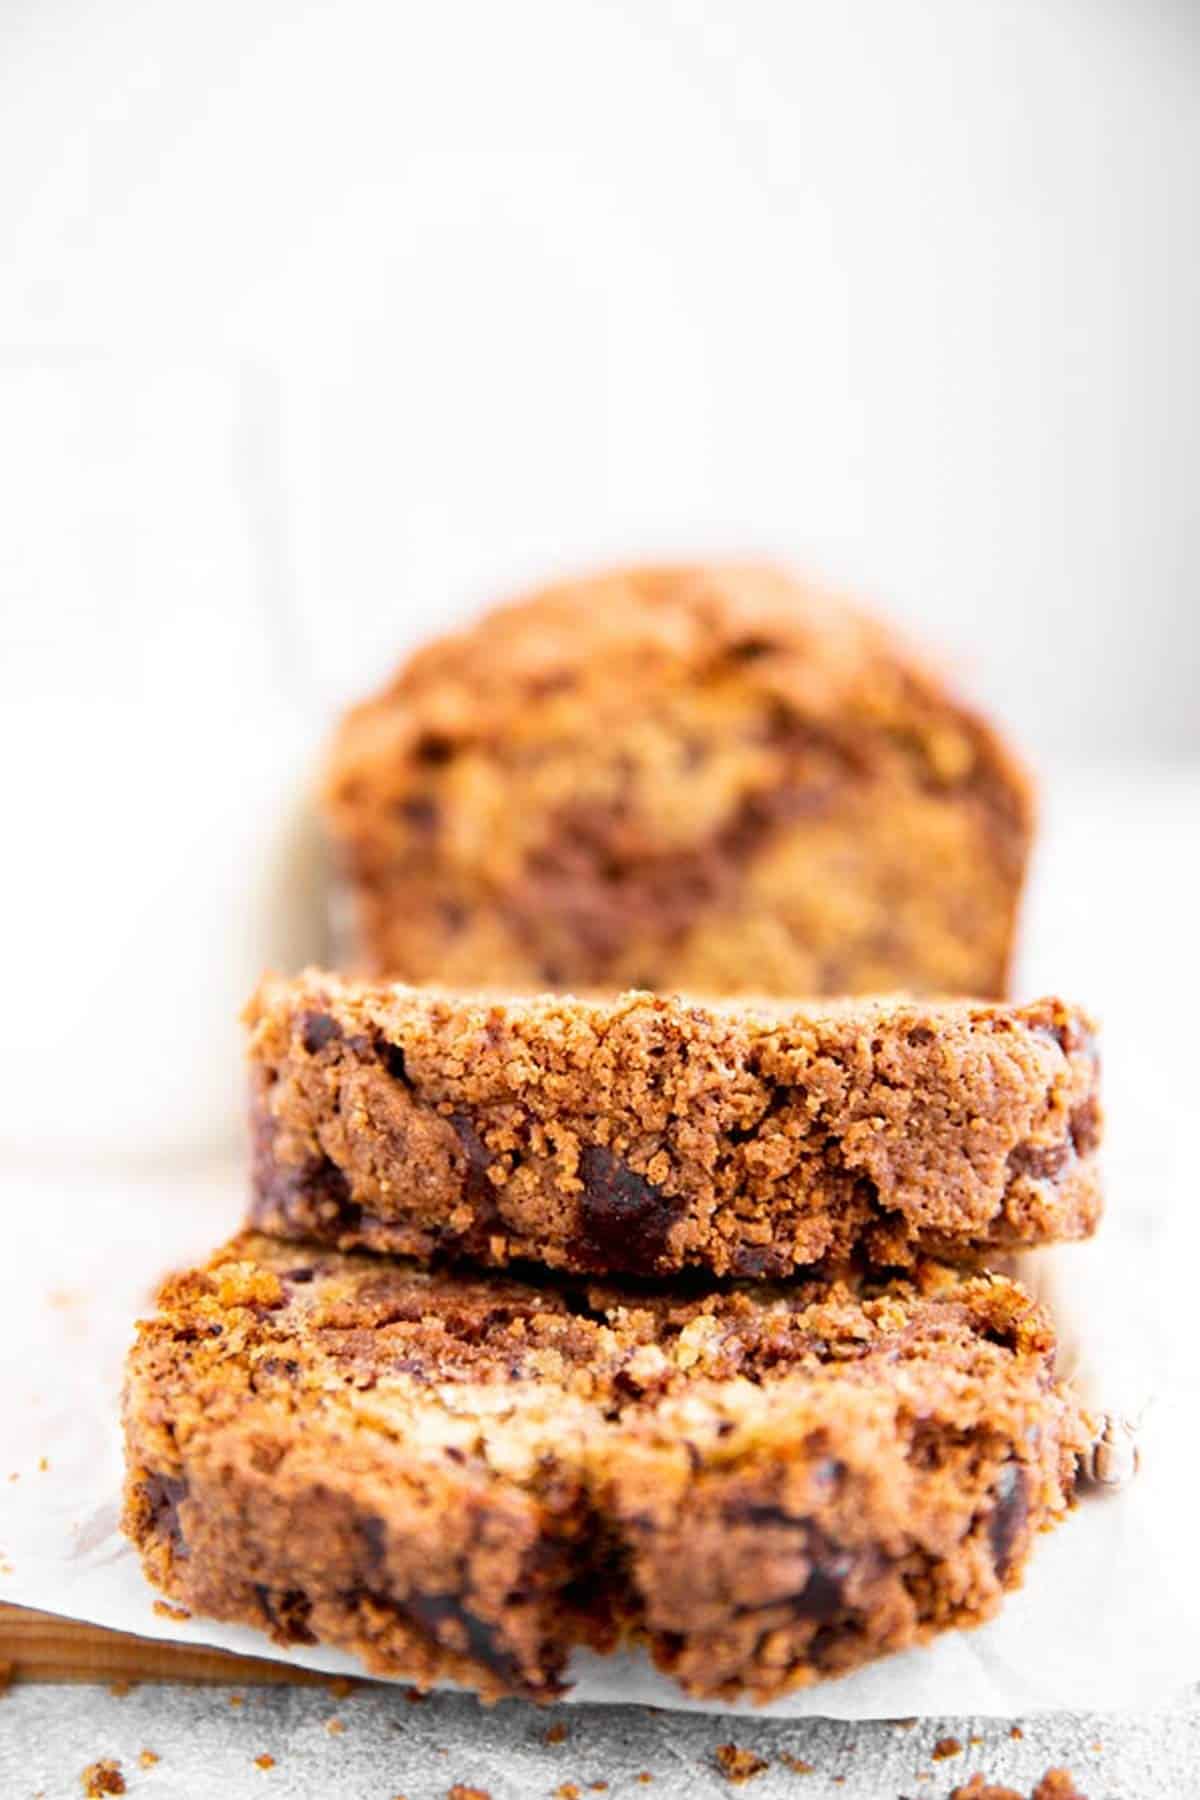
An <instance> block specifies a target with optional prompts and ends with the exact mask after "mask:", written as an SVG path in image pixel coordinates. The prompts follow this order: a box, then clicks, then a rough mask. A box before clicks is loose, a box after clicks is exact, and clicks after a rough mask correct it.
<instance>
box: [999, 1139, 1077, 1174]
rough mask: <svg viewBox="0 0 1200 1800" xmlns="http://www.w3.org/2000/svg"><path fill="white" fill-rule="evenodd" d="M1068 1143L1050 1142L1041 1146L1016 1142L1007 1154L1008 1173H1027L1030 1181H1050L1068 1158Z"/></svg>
mask: <svg viewBox="0 0 1200 1800" xmlns="http://www.w3.org/2000/svg"><path fill="white" fill-rule="evenodd" d="M1070 1156H1071V1148H1070V1145H1069V1144H1051V1145H1049V1146H1048V1147H1046V1148H1041V1147H1039V1146H1037V1145H1034V1144H1018V1145H1017V1146H1016V1148H1015V1149H1013V1150H1010V1151H1009V1154H1008V1167H1009V1172H1010V1174H1013V1175H1028V1176H1029V1178H1030V1180H1031V1181H1052V1180H1053V1179H1054V1177H1055V1176H1056V1175H1060V1174H1061V1173H1062V1171H1063V1168H1064V1167H1065V1165H1066V1164H1067V1162H1068V1161H1069V1160H1070Z"/></svg>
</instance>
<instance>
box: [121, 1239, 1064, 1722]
mask: <svg viewBox="0 0 1200 1800" xmlns="http://www.w3.org/2000/svg"><path fill="white" fill-rule="evenodd" d="M1053 1364H1054V1340H1053V1334H1052V1332H1051V1329H1050V1327H1049V1324H1048V1322H1047V1319H1046V1317H1045V1315H1044V1314H1043V1313H1042V1312H1041V1311H1040V1310H1039V1309H1038V1308H1037V1307H1036V1306H1035V1305H1034V1304H1033V1302H1032V1301H1031V1300H1030V1299H1029V1297H1028V1295H1027V1294H1025V1293H1024V1292H1023V1291H1022V1290H1021V1289H1020V1288H1019V1287H1018V1286H1017V1285H1016V1284H1015V1283H1013V1282H1010V1281H1007V1280H1004V1279H1001V1278H990V1277H973V1278H958V1277H956V1276H954V1275H953V1274H951V1273H950V1272H949V1271H948V1270H945V1269H942V1268H939V1267H937V1266H934V1265H923V1266H922V1267H921V1269H920V1270H919V1271H918V1272H917V1277H916V1280H915V1281H914V1282H910V1283H897V1284H891V1285H888V1284H883V1285H876V1286H872V1285H870V1284H865V1283H859V1284H857V1285H855V1286H851V1285H847V1284H846V1283H842V1282H838V1283H833V1284H828V1283H824V1284H822V1283H809V1284H796V1283H793V1284H791V1285H789V1286H788V1287H786V1288H779V1289H774V1288H771V1287H769V1286H761V1285H760V1286H757V1287H755V1288H752V1289H729V1290H723V1291H716V1292H712V1291H710V1292H700V1293H695V1294H692V1295H691V1296H690V1297H689V1296H685V1295H682V1294H680V1293H678V1292H675V1293H664V1292H661V1291H660V1292H654V1291H643V1290H639V1289H632V1288H625V1289H621V1288H616V1287H612V1286H606V1287H601V1286H592V1287H591V1288H589V1289H588V1290H586V1291H580V1290H578V1289H573V1288H571V1287H564V1286H562V1285H561V1284H560V1285H554V1284H552V1283H550V1282H549V1280H546V1281H544V1282H542V1283H539V1284H530V1283H527V1282H517V1281H513V1280H511V1279H509V1278H506V1277H503V1276H497V1275H492V1276H488V1277H484V1276H473V1275H469V1274H462V1275H457V1274H448V1273H444V1272H442V1273H439V1272H436V1271H434V1272H431V1271H429V1270H425V1269H422V1268H420V1267H419V1266H417V1265H415V1264H412V1263H405V1262H399V1261H393V1260H387V1259H380V1258H372V1257H369V1256H343V1255H340V1254H339V1253H337V1252H333V1251H322V1250H319V1249H315V1248H311V1247H310V1248H308V1249H302V1248H300V1247H297V1246H287V1245H282V1244H278V1243H275V1242H272V1241H271V1240H268V1239H265V1238H262V1237H256V1236H254V1235H252V1234H246V1235H245V1236H243V1237H241V1238H239V1239H235V1240H234V1242H233V1243H232V1244H230V1245H228V1246H227V1247H226V1248H225V1249H224V1250H223V1251H220V1252H218V1254H217V1255H216V1256H215V1257H214V1258H213V1259H212V1261H211V1263H210V1264H209V1265H208V1266H207V1268H206V1269H203V1270H198V1271H195V1272H193V1273H190V1274H187V1275H183V1276H180V1277H177V1278H175V1279H173V1280H172V1281H170V1282H168V1283H167V1284H166V1286H165V1287H164V1289H163V1292H162V1294H161V1296H160V1311H159V1314H158V1316H157V1317H156V1318H154V1319H152V1320H150V1321H148V1322H146V1323H144V1324H143V1325H142V1326H141V1327H140V1332H139V1339H138V1342H137V1344H136V1346H135V1347H134V1350H133V1351H132V1353H131V1357H130V1361H129V1367H128V1373H127V1383H126V1394H125V1428H126V1444H127V1455H128V1481H127V1488H126V1510H125V1527H126V1530H127V1531H128V1532H129V1534H130V1535H131V1536H132V1538H133V1540H134V1542H135V1543H136V1544H137V1545H138V1547H139V1549H140V1551H141V1553H142V1557H143V1562H144V1564H145V1567H146V1572H147V1574H148V1575H149V1577H150V1579H151V1580H152V1581H154V1582H155V1583H156V1584H157V1585H158V1586H159V1587H161V1588H163V1589H165V1591H166V1592H167V1593H168V1594H169V1595H170V1596H171V1598H172V1599H173V1600H175V1601H177V1602H179V1603H182V1604H183V1605H185V1606H187V1607H189V1608H191V1609H193V1610H194V1611H198V1612H203V1613H208V1614H212V1615H214V1616H216V1617H219V1618H225V1619H238V1620H245V1621H248V1622H250V1623H255V1624H258V1625H260V1626H262V1627H263V1628H265V1629H268V1630H270V1631H271V1632H272V1634H273V1635H274V1636H275V1637H276V1638H278V1639H281V1640H284V1641H287V1640H289V1639H290V1640H292V1641H295V1640H297V1639H300V1640H303V1641H312V1640H313V1639H321V1640H322V1641H327V1642H330V1643H335V1644H340V1645H343V1646H345V1647H347V1648H349V1649H351V1650H354V1651H355V1652H356V1653H357V1654H359V1655H360V1656H362V1658H363V1659H364V1661H365V1662H366V1663H367V1665H368V1667H369V1668H371V1669H373V1670H375V1671H377V1672H380V1673H387V1674H393V1675H399V1676H404V1677H406V1678H408V1679H410V1680H414V1681H416V1682H418V1683H421V1684H429V1683H431V1682H434V1681H439V1680H443V1679H449V1680H457V1681H463V1682H466V1683H468V1684H469V1685H471V1686H474V1687H477V1688H478V1689H479V1690H480V1691H481V1692H482V1693H483V1694H484V1695H485V1696H487V1697H490V1698H495V1697H497V1696H498V1695H500V1694H503V1693H519V1694H523V1695H525V1696H527V1697H530V1698H533V1699H539V1700H540V1699H548V1698H552V1697H553V1696H554V1694H556V1693H557V1692H559V1691H560V1689H561V1684H562V1681H563V1679H564V1675H565V1671H566V1665H567V1660H568V1657H569V1655H570V1652H571V1650H572V1648H573V1647H575V1646H576V1645H579V1644H590V1645H591V1646H593V1647H595V1648H600V1649H604V1648H609V1647H611V1646H612V1645H613V1644H614V1642H615V1641H616V1640H617V1639H618V1637H620V1636H632V1637H634V1638H636V1639H639V1640H642V1641H644V1642H645V1643H646V1644H647V1645H648V1647H649V1649H650V1651H651V1653H652V1655H653V1656H654V1658H655V1659H656V1661H657V1662H658V1663H659V1665H660V1666H661V1667H662V1668H663V1669H665V1670H668V1671H669V1672H671V1673H672V1674H673V1675H674V1676H675V1677H676V1678H677V1679H678V1680H679V1681H680V1683H681V1684H682V1685H683V1686H684V1688H686V1689H687V1691H688V1692H689V1693H692V1694H696V1695H706V1696H733V1695H735V1694H740V1693H747V1694H750V1695H752V1696H754V1697H755V1698H757V1699H760V1700H762V1699H767V1698H770V1697H772V1696H775V1695H777V1694H780V1693H783V1692H786V1691H787V1690H788V1689H789V1688H792V1687H795V1686H797V1685H800V1684H803V1683H807V1682H811V1681H814V1680H817V1679H820V1678H822V1677H825V1676H829V1675H835V1674H839V1673H841V1672H843V1671H845V1670H847V1669H849V1668H852V1667H854V1666H856V1665H857V1664H859V1663H861V1662H863V1661H866V1660H868V1659H869V1658H871V1657H874V1656H878V1655H881V1654H884V1653H885V1652H888V1651H892V1650H897V1649H900V1648H903V1647H905V1646H907V1645H910V1644H912V1643H915V1642H920V1641H922V1640H923V1639H925V1638H927V1637H928V1636H929V1635H931V1634H932V1633H933V1632H935V1631H938V1630H940V1629H943V1628H944V1627H946V1626H951V1625H966V1624H971V1623H974V1622H976V1621H978V1620H980V1619H983V1618H986V1617H987V1616H989V1614H990V1613H991V1612H993V1611H994V1610H995V1608H996V1606H997V1605H998V1603H999V1601H1000V1598H1001V1596H1002V1594H1003V1591H1004V1589H1005V1588H1007V1587H1012V1586H1014V1585H1016V1583H1017V1582H1018V1580H1019V1579H1020V1575H1021V1571H1022V1569H1023V1566H1024V1563H1025V1561H1026V1558H1027V1556H1028V1553H1029V1550H1030V1547H1031V1545H1032V1542H1033V1539H1034V1537H1035V1536H1036V1533H1037V1532H1038V1530H1039V1529H1040V1528H1042V1527H1043V1526H1045V1525H1047V1524H1050V1523H1052V1522H1054V1520H1056V1519H1057V1518H1059V1517H1060V1516H1061V1514H1062V1512H1063V1511H1064V1509H1065V1507H1066V1505H1067V1503H1068V1500H1069V1496H1070V1491H1071V1486H1072V1481H1073V1475H1074V1469H1075V1464H1076V1458H1077V1456H1078V1453H1079V1451H1080V1449H1081V1448H1082V1444H1083V1441H1084V1433H1083V1430H1082V1424H1081V1420H1080V1418H1079V1416H1078V1413H1077V1411H1076V1408H1075V1406H1074V1405H1073V1403H1072V1401H1071V1399H1070V1397H1069V1395H1068V1394H1067V1392H1066V1391H1065V1390H1063V1389H1062V1388H1061V1387H1059V1386H1058V1385H1057V1384H1056V1383H1055V1380H1054V1375H1053Z"/></svg>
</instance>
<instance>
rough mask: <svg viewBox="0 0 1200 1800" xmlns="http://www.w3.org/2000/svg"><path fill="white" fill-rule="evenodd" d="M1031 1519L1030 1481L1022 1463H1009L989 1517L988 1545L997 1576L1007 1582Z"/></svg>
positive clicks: (1005, 1466) (1003, 1469)
mask: <svg viewBox="0 0 1200 1800" xmlns="http://www.w3.org/2000/svg"><path fill="white" fill-rule="evenodd" d="M1028 1518H1029V1481H1028V1477H1027V1476H1026V1474H1025V1471H1024V1469H1023V1468H1022V1467H1021V1465H1020V1463H1017V1462H1007V1463H1005V1465H1004V1467H1003V1468H1002V1469H1001V1471H1000V1474H999V1476H998V1477H997V1480H996V1489H995V1499H994V1503H993V1506H992V1511H991V1514H990V1516H989V1518H988V1527H987V1530H988V1542H989V1543H990V1545H991V1547H992V1561H993V1562H994V1563H995V1565H996V1574H997V1575H998V1576H999V1577H1000V1580H1001V1581H1004V1580H1005V1579H1006V1577H1007V1575H1008V1572H1009V1570H1010V1569H1011V1568H1012V1564H1013V1555H1014V1552H1015V1551H1016V1547H1017V1542H1018V1539H1019V1538H1020V1536H1021V1534H1022V1532H1023V1531H1024V1529H1025V1525H1026V1521H1027V1520H1028Z"/></svg>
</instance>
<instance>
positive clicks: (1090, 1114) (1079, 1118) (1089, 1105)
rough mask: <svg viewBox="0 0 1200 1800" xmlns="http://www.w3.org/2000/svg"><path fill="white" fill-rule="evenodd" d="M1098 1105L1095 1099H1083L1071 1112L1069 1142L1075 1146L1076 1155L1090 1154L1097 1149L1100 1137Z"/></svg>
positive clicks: (1100, 1123) (1100, 1122)
mask: <svg viewBox="0 0 1200 1800" xmlns="http://www.w3.org/2000/svg"><path fill="white" fill-rule="evenodd" d="M1101 1125H1102V1121H1101V1116H1100V1107H1099V1104H1098V1103H1097V1102H1096V1101H1095V1100H1085V1101H1084V1102H1083V1104H1082V1105H1081V1106H1076V1107H1075V1108H1073V1110H1072V1112H1071V1120H1070V1130H1071V1142H1072V1143H1073V1144H1074V1146H1075V1154H1076V1155H1077V1156H1090V1155H1091V1154H1092V1151H1093V1150H1095V1149H1097V1148H1098V1147H1099V1144H1100V1138H1101Z"/></svg>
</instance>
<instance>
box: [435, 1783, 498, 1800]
mask: <svg viewBox="0 0 1200 1800" xmlns="http://www.w3.org/2000/svg"><path fill="white" fill-rule="evenodd" d="M446 1800H492V1796H491V1794H490V1793H489V1792H488V1790H487V1788H473V1787H464V1786H463V1784H462V1782H461V1781H456V1782H455V1784H454V1786H453V1787H452V1788H449V1789H448V1790H447V1793H446Z"/></svg>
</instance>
